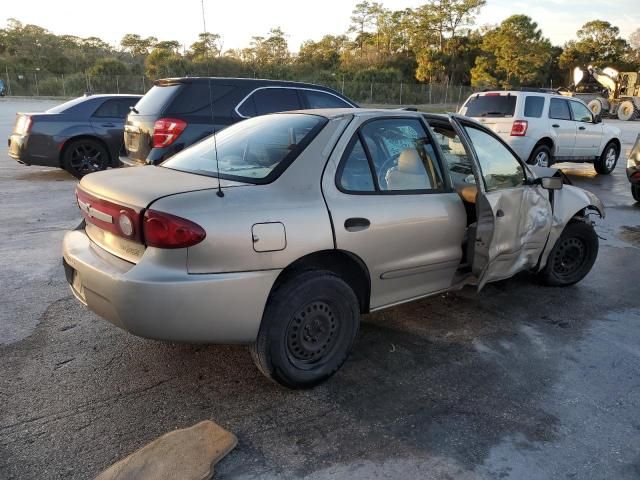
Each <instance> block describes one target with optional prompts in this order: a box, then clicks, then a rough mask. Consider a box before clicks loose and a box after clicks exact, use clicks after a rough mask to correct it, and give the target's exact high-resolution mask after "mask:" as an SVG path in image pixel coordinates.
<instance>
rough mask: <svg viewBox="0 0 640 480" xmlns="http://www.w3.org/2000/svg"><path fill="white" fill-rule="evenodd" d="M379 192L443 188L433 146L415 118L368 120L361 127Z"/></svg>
mask: <svg viewBox="0 0 640 480" xmlns="http://www.w3.org/2000/svg"><path fill="white" fill-rule="evenodd" d="M360 132H361V134H362V138H363V139H364V142H365V145H366V149H367V150H368V153H369V155H370V157H371V160H372V164H373V167H374V169H375V175H376V178H377V181H378V186H379V189H380V190H382V191H403V190H442V189H443V188H444V182H443V179H442V172H441V171H440V165H439V164H438V162H437V159H436V154H435V149H434V148H433V144H432V143H431V140H430V138H429V137H428V135H427V133H426V131H425V129H424V127H423V126H422V123H421V122H420V121H419V120H417V119H408V118H407V119H404V118H403V119H384V120H375V121H372V122H368V123H367V124H365V125H364V127H362V128H361V130H360Z"/></svg>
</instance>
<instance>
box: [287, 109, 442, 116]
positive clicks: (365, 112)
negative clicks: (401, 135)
mask: <svg viewBox="0 0 640 480" xmlns="http://www.w3.org/2000/svg"><path fill="white" fill-rule="evenodd" d="M281 113H305V114H309V115H320V116H322V117H325V118H328V119H332V118H338V117H343V116H345V115H354V116H358V117H363V116H368V117H398V116H402V117H407V116H408V117H420V116H422V115H424V114H425V113H426V112H416V111H413V110H402V109H389V108H316V109H308V110H293V111H290V112H281ZM429 115H430V116H437V117H442V118H443V119H446V118H447V115H444V114H429Z"/></svg>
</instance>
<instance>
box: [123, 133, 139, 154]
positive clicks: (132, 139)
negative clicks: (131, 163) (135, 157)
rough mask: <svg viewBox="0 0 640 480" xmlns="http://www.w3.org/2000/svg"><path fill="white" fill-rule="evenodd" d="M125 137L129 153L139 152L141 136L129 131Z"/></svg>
mask: <svg viewBox="0 0 640 480" xmlns="http://www.w3.org/2000/svg"><path fill="white" fill-rule="evenodd" d="M124 137H125V147H126V148H127V151H128V152H137V151H138V145H139V142H140V134H139V133H136V132H131V131H128V132H126V135H125V136H124Z"/></svg>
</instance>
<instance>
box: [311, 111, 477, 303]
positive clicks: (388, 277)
mask: <svg viewBox="0 0 640 480" xmlns="http://www.w3.org/2000/svg"><path fill="white" fill-rule="evenodd" d="M322 189H323V193H324V195H325V199H326V201H327V206H328V208H329V212H330V214H331V219H332V222H333V228H334V232H335V243H336V248H338V249H339V250H343V251H347V252H350V253H352V254H354V255H356V256H357V257H359V258H360V259H362V261H363V262H364V263H365V264H366V266H367V268H368V269H369V275H370V278H371V302H370V308H371V309H372V310H375V309H377V308H381V307H383V306H389V305H393V304H395V303H400V302H403V301H406V300H410V299H414V298H418V297H421V296H424V295H427V294H430V293H434V292H437V291H441V290H445V289H447V288H449V287H450V286H451V283H452V282H453V277H454V274H455V272H456V269H457V268H458V266H459V264H460V261H461V259H462V249H461V245H462V243H463V237H464V232H465V228H466V214H465V210H464V206H463V204H462V201H461V200H460V197H459V196H458V195H457V194H456V193H455V192H454V191H453V190H452V189H451V187H450V185H449V182H448V180H447V179H446V177H445V176H444V175H443V170H442V163H441V159H440V158H439V157H438V154H437V152H436V148H434V143H433V139H432V137H431V135H430V134H429V133H428V132H427V129H426V128H425V125H424V123H423V122H422V120H421V119H420V118H419V117H417V116H412V117H386V118H379V117H378V118H375V119H371V120H368V121H367V120H366V119H363V118H362V117H357V118H356V119H354V121H353V122H352V124H351V125H350V127H349V128H348V129H347V131H346V132H345V133H344V134H343V137H342V139H341V140H340V141H339V142H338V144H337V146H336V148H335V149H334V153H333V154H332V156H331V158H330V160H329V162H328V164H327V168H326V170H325V173H324V176H323V180H322Z"/></svg>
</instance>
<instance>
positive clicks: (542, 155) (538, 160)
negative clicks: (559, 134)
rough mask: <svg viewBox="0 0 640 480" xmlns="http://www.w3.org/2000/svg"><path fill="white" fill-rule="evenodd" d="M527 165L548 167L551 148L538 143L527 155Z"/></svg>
mask: <svg viewBox="0 0 640 480" xmlns="http://www.w3.org/2000/svg"><path fill="white" fill-rule="evenodd" d="M527 163H528V164H529V165H535V166H536V167H550V166H551V163H552V162H551V149H550V148H549V147H547V146H546V145H538V146H537V147H536V148H535V149H534V150H533V152H531V155H530V156H529V161H528V162H527Z"/></svg>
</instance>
